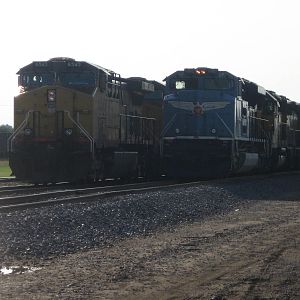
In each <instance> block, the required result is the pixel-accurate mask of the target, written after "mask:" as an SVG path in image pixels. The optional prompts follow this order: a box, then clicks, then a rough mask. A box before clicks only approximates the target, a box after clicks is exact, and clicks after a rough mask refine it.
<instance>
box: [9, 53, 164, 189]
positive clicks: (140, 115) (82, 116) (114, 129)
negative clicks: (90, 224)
mask: <svg viewBox="0 0 300 300" xmlns="http://www.w3.org/2000/svg"><path fill="white" fill-rule="evenodd" d="M17 74H18V75H19V77H18V80H19V87H20V94H19V95H18V96H16V97H15V100H14V129H15V130H14V133H13V135H12V136H11V137H10V139H9V142H8V148H9V154H10V167H11V169H12V171H13V173H14V174H15V176H16V178H17V179H20V180H25V181H29V182H34V183H48V182H58V181H78V180H83V179H84V180H85V179H90V180H97V179H99V178H105V177H113V178H116V177H121V178H122V177H127V178H128V177H135V176H152V175H153V174H155V173H156V172H157V171H158V170H157V165H158V163H157V162H158V161H159V133H160V131H161V124H162V97H163V95H162V94H163V88H164V86H163V85H162V84H160V83H158V82H156V81H148V80H146V79H144V78H139V77H133V78H127V79H124V78H121V76H120V75H119V74H117V73H115V72H113V71H111V70H108V69H105V68H102V67H100V66H98V65H95V64H91V63H88V62H84V61H76V60H74V59H70V58H53V59H50V60H48V61H38V62H33V63H31V64H29V65H27V66H25V67H23V68H21V69H20V70H19V72H18V73H17Z"/></svg>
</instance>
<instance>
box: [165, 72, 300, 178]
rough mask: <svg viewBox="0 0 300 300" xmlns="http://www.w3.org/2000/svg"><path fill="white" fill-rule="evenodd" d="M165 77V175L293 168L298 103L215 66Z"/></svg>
mask: <svg viewBox="0 0 300 300" xmlns="http://www.w3.org/2000/svg"><path fill="white" fill-rule="evenodd" d="M165 81H166V96H165V97H164V117H163V119H164V128H163V131H162V135H161V138H162V154H163V160H164V163H165V166H166V172H167V174H168V175H171V176H175V177H199V176H204V177H215V176H226V175H229V174H234V173H245V172H252V171H269V170H277V169H279V168H284V167H286V168H289V169H291V168H297V167H299V161H300V105H299V104H296V103H295V102H292V101H290V100H289V99H287V98H286V97H284V96H279V95H277V94H276V93H274V92H272V91H268V90H266V89H264V88H263V87H261V86H259V85H257V84H255V83H253V82H250V81H248V80H246V79H243V78H240V77H236V76H234V75H232V74H230V73H228V72H225V71H219V70H217V69H209V68H196V69H185V70H183V71H177V72H175V73H173V74H171V75H170V76H168V77H167V78H166V79H165Z"/></svg>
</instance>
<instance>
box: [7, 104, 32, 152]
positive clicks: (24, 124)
mask: <svg viewBox="0 0 300 300" xmlns="http://www.w3.org/2000/svg"><path fill="white" fill-rule="evenodd" d="M32 112H33V110H29V111H28V112H27V114H26V117H25V119H24V120H23V122H22V123H21V124H20V126H19V127H18V128H17V129H16V130H15V132H14V133H13V134H12V135H11V136H10V137H9V138H8V140H7V151H8V152H10V151H12V150H13V141H14V139H15V138H16V137H17V135H18V134H19V133H20V131H21V130H22V129H23V128H24V127H25V126H26V124H27V122H28V119H29V116H30V113H32Z"/></svg>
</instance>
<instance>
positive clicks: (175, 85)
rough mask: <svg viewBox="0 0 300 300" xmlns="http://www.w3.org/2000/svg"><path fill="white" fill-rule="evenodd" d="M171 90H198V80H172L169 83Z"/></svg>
mask: <svg viewBox="0 0 300 300" xmlns="http://www.w3.org/2000/svg"><path fill="white" fill-rule="evenodd" d="M170 88H171V89H176V90H184V89H186V90H196V89H198V79H197V78H182V79H177V80H173V81H171V83H170Z"/></svg>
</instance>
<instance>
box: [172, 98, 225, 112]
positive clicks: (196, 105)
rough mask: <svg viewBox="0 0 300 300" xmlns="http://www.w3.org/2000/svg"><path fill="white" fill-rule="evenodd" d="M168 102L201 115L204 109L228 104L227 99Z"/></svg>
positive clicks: (218, 107)
mask: <svg viewBox="0 0 300 300" xmlns="http://www.w3.org/2000/svg"><path fill="white" fill-rule="evenodd" d="M168 104H169V105H171V106H173V107H174V108H179V109H183V110H186V111H189V112H193V113H194V114H196V115H201V114H203V113H204V112H206V111H209V110H213V109H221V108H224V107H226V106H227V105H229V104H230V102H228V101H214V102H202V103H201V102H200V101H197V102H187V101H168Z"/></svg>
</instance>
